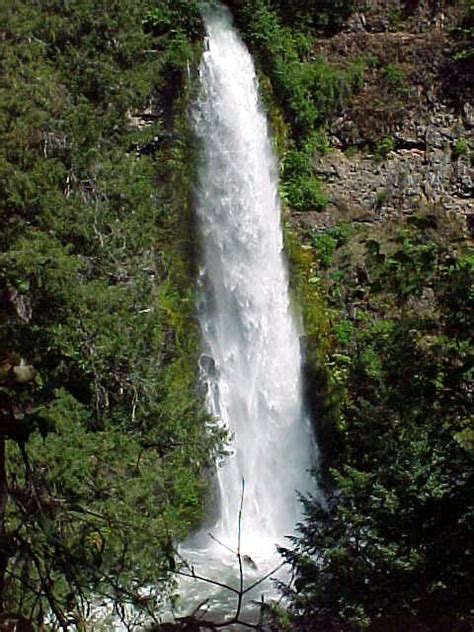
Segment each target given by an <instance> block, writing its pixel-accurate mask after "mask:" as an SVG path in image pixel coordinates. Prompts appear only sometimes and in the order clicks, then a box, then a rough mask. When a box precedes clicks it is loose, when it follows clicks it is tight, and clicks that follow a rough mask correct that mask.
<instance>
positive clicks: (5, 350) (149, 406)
mask: <svg viewBox="0 0 474 632" xmlns="http://www.w3.org/2000/svg"><path fill="white" fill-rule="evenodd" d="M3 9H4V11H3V17H4V18H5V20H4V27H3V28H4V31H3V33H2V41H1V46H2V67H3V74H4V81H5V89H4V90H3V92H2V94H1V104H0V107H1V120H0V124H1V135H2V144H1V148H0V151H1V177H0V181H1V185H2V196H1V205H2V208H1V213H0V222H1V228H0V240H1V250H2V254H1V256H0V291H1V293H2V308H1V309H2V311H1V319H2V320H1V335H2V348H1V359H0V364H1V375H0V387H1V404H2V418H3V423H4V424H5V423H7V422H8V423H10V422H11V424H13V425H14V430H11V431H9V433H7V434H6V437H7V439H9V441H8V442H7V443H8V445H7V473H6V474H7V478H8V495H9V499H8V505H7V508H6V515H5V516H4V518H5V520H4V525H3V528H4V529H3V530H4V532H5V536H4V539H5V542H4V543H3V544H2V559H3V561H5V560H7V562H6V568H5V569H4V572H5V585H3V578H2V593H3V594H2V599H3V602H2V604H1V606H0V609H1V608H2V607H3V608H4V609H5V610H9V611H13V612H20V613H21V614H22V615H23V616H24V617H26V618H28V619H29V620H35V621H36V622H37V623H38V625H39V624H40V622H41V620H42V619H43V617H44V616H45V613H47V612H50V614H51V613H53V617H54V619H55V621H56V624H58V625H60V626H62V627H65V626H67V625H68V622H71V621H76V622H77V623H78V624H79V622H80V621H81V620H82V619H83V618H85V617H86V616H87V613H88V607H89V602H90V598H91V595H94V599H96V600H99V603H100V601H101V599H102V597H103V596H104V597H106V598H107V599H108V600H109V605H110V607H111V608H112V607H113V606H114V604H118V605H121V606H123V604H125V603H127V602H128V603H133V604H134V605H135V606H136V607H138V609H140V608H142V609H145V610H146V611H147V612H148V613H151V614H153V613H156V608H157V603H158V602H159V601H161V600H162V599H164V598H165V596H166V593H167V591H168V588H167V586H166V585H165V584H164V583H163V582H164V581H166V580H167V578H168V577H169V574H168V573H169V568H170V564H171V563H172V562H171V560H172V556H171V544H172V541H173V539H175V538H182V537H184V536H185V535H186V533H187V532H188V531H189V529H190V527H191V526H193V525H196V524H197V523H198V521H199V520H200V517H201V511H202V506H203V502H204V499H205V497H206V495H207V494H206V492H207V476H206V467H207V464H208V463H209V462H210V460H211V459H212V454H213V449H214V446H215V439H216V434H215V432H214V430H213V429H212V426H211V425H210V424H209V422H208V419H207V416H206V414H205V412H204V410H203V407H202V404H201V401H200V398H199V396H198V395H197V392H196V369H195V367H196V366H197V358H196V354H197V352H198V349H199V342H198V341H199V337H198V331H197V327H196V322H195V315H194V298H193V274H194V270H193V265H192V261H193V247H194V246H193V237H192V234H190V227H191V218H190V214H189V208H188V207H189V205H188V192H189V183H190V181H191V179H192V175H193V159H192V156H193V152H192V145H191V144H190V142H189V139H188V137H187V132H186V125H185V116H184V112H185V106H186V100H187V97H186V84H185V76H186V74H185V71H186V66H187V64H188V63H193V60H194V58H195V48H196V46H195V43H194V42H196V44H197V45H199V41H200V36H201V28H202V27H201V22H200V17H199V11H198V8H197V2H175V1H173V2H171V1H170V2H158V3H156V2H152V1H148V0H142V1H139V2H137V1H135V0H133V1H131V0H116V1H115V0H114V1H110V2H109V1H104V2H96V1H94V2H92V1H91V0H77V1H75V2H72V3H64V2H62V1H60V0H48V1H47V2H41V3H31V2H28V1H24V2H7V3H4V5H3ZM170 25H172V26H173V28H172V29H171V28H170ZM140 111H143V112H144V114H143V119H144V122H143V121H142V122H141V123H140V124H137V123H136V121H135V119H134V117H138V116H139V112H140ZM157 185H158V186H157ZM26 369H27V370H29V371H30V375H27V379H25V380H23V381H22V380H21V379H20V378H19V377H18V376H20V374H21V371H22V370H26ZM17 374H18V375H17ZM33 374H34V376H33ZM20 377H21V376H20ZM206 425H207V428H208V432H205V431H204V428H205V427H206ZM3 502H4V500H3V499H2V503H3ZM2 542H3V541H2ZM147 586H148V587H150V586H154V587H155V589H154V590H153V592H152V593H150V596H149V598H145V595H144V593H143V588H144V587H147ZM117 612H118V614H119V615H120V614H121V613H122V612H123V611H122V610H120V608H119V609H118V611H117Z"/></svg>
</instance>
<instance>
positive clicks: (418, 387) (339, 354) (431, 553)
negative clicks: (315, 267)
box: [287, 214, 474, 629]
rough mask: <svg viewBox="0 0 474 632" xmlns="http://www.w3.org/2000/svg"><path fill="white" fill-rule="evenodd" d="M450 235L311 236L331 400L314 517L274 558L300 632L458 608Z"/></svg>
mask: <svg viewBox="0 0 474 632" xmlns="http://www.w3.org/2000/svg"><path fill="white" fill-rule="evenodd" d="M453 230H454V229H450V227H449V223H448V224H447V220H445V219H444V218H443V216H442V214H441V215H440V216H439V217H438V216H437V215H433V214H428V215H420V216H414V217H413V219H412V220H409V222H407V223H405V224H401V225H399V226H398V227H395V228H393V229H392V230H391V233H390V234H386V233H384V232H380V229H379V230H378V231H377V230H374V229H372V230H367V229H356V228H354V227H352V228H349V227H347V228H346V227H344V226H342V227H339V228H337V229H334V230H333V231H332V232H329V233H326V234H320V235H318V234H313V235H311V238H312V240H313V243H314V246H315V248H316V254H317V256H318V260H319V274H320V275H321V277H322V282H324V283H325V284H326V286H327V291H328V295H329V300H330V307H331V309H332V310H333V335H334V342H333V350H332V353H331V361H330V363H331V364H332V370H331V374H332V380H333V382H334V388H336V389H337V392H338V393H340V394H341V393H342V396H340V404H339V420H338V427H337V429H336V428H334V429H333V433H335V434H336V436H337V450H336V453H335V454H334V453H333V455H332V462H331V465H332V466H333V467H332V468H331V471H330V473H329V476H327V477H326V500H327V507H324V508H323V507H321V506H320V505H319V504H318V503H317V502H316V501H313V500H311V499H307V500H306V501H305V509H306V514H307V520H306V521H305V523H304V524H303V525H301V537H299V538H298V539H297V541H296V542H297V546H296V549H295V550H294V551H288V552H287V557H288V559H290V560H291V561H292V562H293V563H294V565H295V569H296V571H297V579H296V585H295V593H293V597H292V598H293V611H294V613H295V614H296V615H297V617H296V621H297V622H298V623H300V624H301V625H303V626H304V624H305V622H306V624H307V623H308V622H309V621H311V622H312V624H314V625H316V623H318V624H319V625H321V626H325V625H326V626H330V625H336V624H337V625H339V626H342V628H344V629H346V628H347V629H359V628H362V627H364V625H365V624H367V623H368V622H369V621H371V620H374V619H375V618H377V617H380V616H384V617H386V618H387V620H388V618H389V617H390V616H391V615H392V616H393V615H397V616H400V615H417V616H418V617H419V619H418V621H419V622H420V623H421V622H422V621H427V620H434V621H436V620H438V619H440V618H441V617H442V616H444V615H453V616H462V615H468V614H469V612H470V607H471V604H472V597H473V592H472V583H471V581H470V571H471V569H472V564H473V559H472V549H471V548H470V547H469V546H466V543H467V542H470V541H472V537H473V535H474V533H473V530H472V526H473V524H474V522H473V517H474V492H473V489H474V488H473V482H474V481H473V458H474V444H473V436H474V435H473V430H474V429H473V427H472V417H471V410H472V393H471V391H470V381H471V380H472V370H473V365H472V353H471V350H472V347H471V343H472V338H471V336H472V329H473V323H472V316H471V315H470V313H469V305H470V303H471V301H472V281H473V276H474V266H473V258H472V253H470V252H469V251H468V250H466V245H465V244H464V243H463V241H462V239H461V240H459V239H458V240H457V241H456V242H454V243H449V241H448V242H446V241H445V237H446V236H449V234H450V231H451V232H452V231H453ZM453 234H454V235H456V234H458V233H456V231H455V230H454V233H453ZM326 456H327V455H326ZM326 465H327V464H326Z"/></svg>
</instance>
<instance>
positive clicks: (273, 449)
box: [182, 6, 315, 614]
mask: <svg viewBox="0 0 474 632" xmlns="http://www.w3.org/2000/svg"><path fill="white" fill-rule="evenodd" d="M205 24H206V30H207V37H206V46H205V48H206V50H205V52H204V55H203V59H202V62H201V67H200V80H201V90H200V94H199V97H198V99H197V102H196V103H195V106H194V109H193V119H194V128H195V132H196V134H197V137H198V139H199V140H200V143H201V150H202V153H201V168H200V173H199V176H200V178H199V187H198V192H197V214H198V221H199V228H200V237H201V243H202V252H203V268H202V273H201V281H202V289H203V303H202V305H201V306H200V314H199V316H200V322H201V327H202V337H203V347H204V350H203V358H202V360H203V361H202V366H201V369H202V378H203V381H204V383H205V384H206V387H207V404H208V409H209V412H210V413H211V414H212V415H213V416H215V417H216V418H217V419H218V420H219V421H220V423H221V424H222V426H223V427H225V428H226V429H227V430H228V432H229V436H230V441H229V456H227V457H226V458H225V459H224V461H223V463H222V464H221V466H220V467H218V469H217V480H218V487H219V506H218V518H217V522H216V524H215V526H214V527H213V528H212V529H211V530H210V531H211V532H212V536H213V537H212V538H211V537H209V535H208V534H207V533H206V534H204V533H201V534H200V535H199V537H197V538H195V539H194V540H192V541H191V542H188V543H187V544H186V545H185V546H184V547H183V548H182V555H183V556H184V557H186V558H188V559H189V560H190V561H191V562H192V564H193V565H194V568H195V571H196V573H198V574H200V575H204V576H206V577H210V578H214V579H216V578H217V579H218V580H219V581H221V582H224V583H226V582H228V583H231V584H232V583H233V585H236V583H237V580H238V566H237V560H236V556H235V553H232V551H235V550H236V549H237V541H238V524H239V520H238V514H239V507H240V503H241V498H242V480H243V481H245V494H244V504H243V511H242V519H241V554H242V556H249V557H250V558H251V559H252V560H253V562H254V563H255V564H256V567H257V568H256V569H255V568H250V566H252V565H251V564H250V565H249V566H245V568H244V575H245V579H246V580H248V581H249V582H250V583H252V582H253V581H255V580H256V579H258V577H259V576H261V575H264V574H265V573H266V572H268V571H269V570H270V569H271V567H272V566H274V565H276V564H278V561H279V558H278V554H277V552H276V545H277V544H284V543H285V536H286V535H288V534H291V533H293V532H294V526H295V523H296V522H297V521H298V519H299V518H300V516H301V513H300V512H301V509H300V503H299V500H298V495H297V490H298V491H300V492H307V491H309V490H311V489H312V488H313V484H312V480H311V475H310V473H309V470H310V468H311V467H312V466H313V465H314V459H315V445H314V440H313V436H312V431H311V427H310V423H309V420H308V417H307V415H306V414H305V410H304V405H303V400H302V377H301V353H300V344H299V335H300V333H301V332H300V330H299V327H298V324H297V321H298V319H297V318H295V316H294V314H293V313H292V310H291V306H290V300H289V292H288V274H287V270H286V265H285V260H284V255H283V244H282V232H281V225H280V202H279V198H278V165H277V161H276V158H275V155H274V152H273V147H272V143H271V140H270V137H269V130H268V125H267V120H266V117H265V114H264V111H263V109H262V106H261V104H260V101H259V96H258V86H257V79H256V74H255V68H254V65H253V61H252V58H251V56H250V54H249V52H248V50H247V49H246V47H245V45H244V44H243V43H242V41H241V40H240V38H239V37H238V35H237V33H236V31H235V30H234V28H233V27H232V24H231V19H230V14H229V12H228V11H227V9H225V8H223V7H222V6H214V7H213V8H212V9H210V10H209V11H208V13H207V14H206V16H205ZM259 589H260V592H262V586H260V587H259ZM265 590H268V583H267V584H266V588H265ZM210 592H211V590H210V587H209V585H207V584H203V583H199V582H197V581H195V580H193V581H191V582H189V583H188V585H187V586H186V587H183V593H184V597H183V600H184V601H186V603H187V604H188V605H189V604H190V603H191V602H192V601H193V597H195V598H196V599H199V598H201V599H202V597H203V596H206V595H209V593H210ZM223 592H224V593H225V591H220V592H219V595H217V596H216V599H217V600H219V599H220V600H221V608H223V609H225V608H226V607H227V608H230V609H231V608H232V599H234V600H235V595H232V594H230V595H227V597H228V598H229V599H228V603H227V605H225V603H224V602H225V600H226V596H225V595H224V594H223ZM251 596H252V597H253V598H255V596H256V594H255V592H254V593H253V594H252V595H251ZM222 611H223V612H224V610H222ZM229 614H232V612H231V611H230V612H229Z"/></svg>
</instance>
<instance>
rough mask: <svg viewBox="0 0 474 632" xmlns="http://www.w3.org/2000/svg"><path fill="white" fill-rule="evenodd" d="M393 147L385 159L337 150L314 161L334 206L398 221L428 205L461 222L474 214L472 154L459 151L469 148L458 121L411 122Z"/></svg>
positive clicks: (450, 117)
mask: <svg viewBox="0 0 474 632" xmlns="http://www.w3.org/2000/svg"><path fill="white" fill-rule="evenodd" d="M393 141H394V147H395V149H394V150H393V151H391V152H390V153H389V154H388V155H387V156H386V157H385V158H380V157H377V155H376V153H374V151H369V150H368V149H367V150H357V151H355V152H346V153H345V152H344V151H343V150H342V149H340V148H335V149H333V150H332V151H331V152H330V153H329V154H328V155H327V156H324V157H320V158H318V159H317V160H316V161H315V165H314V168H315V171H316V173H317V175H319V176H320V177H322V179H323V180H325V181H326V191H327V193H328V197H329V202H330V205H332V206H336V207H341V205H347V206H350V207H352V208H356V209H357V208H358V209H360V211H361V212H363V211H365V212H367V211H368V210H369V211H372V214H373V215H374V216H400V215H403V214H408V213H410V212H412V211H413V210H414V208H416V207H419V206H421V205H425V204H442V205H443V206H444V207H445V208H446V210H448V211H452V212H455V213H458V214H460V215H463V216H467V215H469V214H470V213H471V212H473V210H474V209H473V205H472V198H473V193H474V170H473V168H472V166H471V156H470V155H469V154H470V152H469V150H467V151H466V152H465V153H461V154H459V153H457V151H456V143H459V142H462V143H463V144H464V143H467V144H468V143H469V131H468V129H466V127H465V125H464V122H463V119H462V118H461V117H460V116H456V115H455V114H452V113H450V112H448V111H441V112H438V113H436V114H433V115H432V116H431V117H429V118H428V119H427V120H425V121H419V122H417V121H413V120H410V121H409V124H408V125H407V127H406V128H401V129H399V130H398V131H397V132H396V134H394V138H393Z"/></svg>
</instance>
